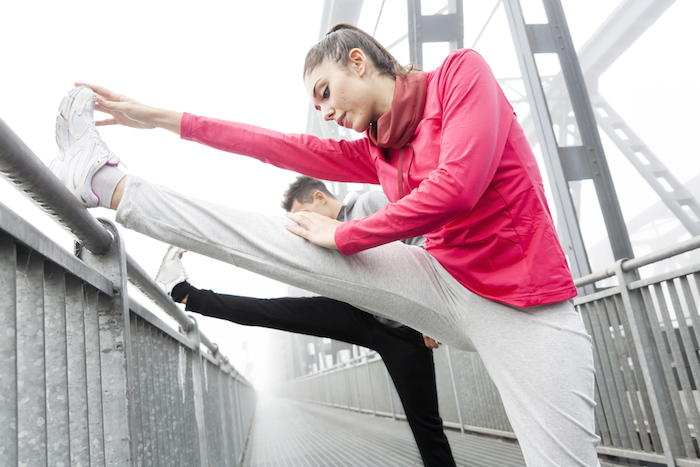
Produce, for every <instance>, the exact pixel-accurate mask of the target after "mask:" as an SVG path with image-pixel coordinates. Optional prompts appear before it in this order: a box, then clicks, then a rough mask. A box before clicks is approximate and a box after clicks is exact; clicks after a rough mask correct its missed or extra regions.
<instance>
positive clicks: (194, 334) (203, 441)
mask: <svg viewBox="0 0 700 467" xmlns="http://www.w3.org/2000/svg"><path fill="white" fill-rule="evenodd" d="M190 320H191V321H192V324H193V326H192V328H191V329H190V330H188V331H185V334H186V336H187V338H188V339H190V341H192V343H193V344H194V349H193V352H192V387H193V392H194V394H193V397H194V415H195V423H196V424H197V440H198V443H197V444H198V447H199V465H200V466H201V467H209V456H208V452H207V451H208V445H207V430H206V419H205V417H204V386H203V383H202V378H203V376H204V365H203V364H202V351H201V344H200V339H199V326H198V325H197V320H195V319H194V318H193V317H191V316H190Z"/></svg>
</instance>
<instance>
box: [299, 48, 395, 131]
mask: <svg viewBox="0 0 700 467" xmlns="http://www.w3.org/2000/svg"><path fill="white" fill-rule="evenodd" d="M353 51H358V52H360V55H357V54H356V55H355V56H354V57H353V52H351V60H350V62H349V63H348V65H347V66H345V67H340V66H338V65H337V64H336V63H332V62H329V61H328V60H326V61H324V62H323V63H322V64H321V65H319V66H317V67H316V68H315V69H313V70H312V71H311V72H310V73H309V74H308V75H306V78H305V79H304V84H305V85H306V91H307V92H308V94H309V97H310V98H311V103H312V105H313V106H314V107H315V108H316V110H319V111H320V112H321V114H322V115H323V119H324V120H333V121H335V122H336V123H337V124H338V125H340V126H342V127H345V128H351V129H353V130H355V131H357V132H358V133H361V132H363V131H365V130H366V129H367V128H369V125H370V123H372V122H375V121H377V119H378V118H379V117H381V116H382V114H383V113H384V112H383V111H380V110H378V102H379V99H378V96H377V87H376V86H373V85H372V82H373V80H372V79H371V76H370V74H368V73H367V62H366V60H365V59H364V54H362V53H361V51H359V49H353Z"/></svg>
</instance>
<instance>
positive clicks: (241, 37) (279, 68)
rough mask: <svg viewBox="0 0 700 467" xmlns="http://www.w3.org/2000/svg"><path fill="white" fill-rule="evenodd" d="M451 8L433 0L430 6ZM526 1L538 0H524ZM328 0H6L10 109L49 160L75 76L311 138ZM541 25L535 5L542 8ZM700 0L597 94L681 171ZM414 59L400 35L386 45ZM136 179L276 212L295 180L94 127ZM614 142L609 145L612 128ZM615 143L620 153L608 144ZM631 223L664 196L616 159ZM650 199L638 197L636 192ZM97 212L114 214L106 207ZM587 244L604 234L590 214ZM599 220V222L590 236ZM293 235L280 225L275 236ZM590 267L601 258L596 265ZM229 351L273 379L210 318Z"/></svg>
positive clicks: (694, 96)
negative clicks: (311, 106) (308, 81)
mask: <svg viewBox="0 0 700 467" xmlns="http://www.w3.org/2000/svg"><path fill="white" fill-rule="evenodd" d="M443 3H444V2H440V1H424V3H423V11H424V13H429V12H432V11H437V10H438V9H439V8H441V7H442V5H443ZM495 3H496V2H495V0H494V1H485V0H478V1H477V0H465V1H464V10H465V30H466V31H465V46H468V47H469V46H471V45H472V44H473V43H474V40H475V38H476V36H477V35H478V34H479V31H480V30H481V28H482V25H483V24H484V22H485V21H486V19H487V17H488V16H489V14H490V13H491V10H492V8H493V5H494V4H495ZM525 3H526V4H528V3H529V2H525ZM563 3H564V8H565V10H566V13H567V17H568V20H569V25H570V28H571V33H572V37H573V39H574V42H575V44H576V46H577V47H580V46H581V45H582V44H583V43H584V42H585V40H586V39H587V38H588V37H589V36H590V34H591V33H593V32H594V31H595V29H596V28H597V27H598V26H599V25H600V24H601V22H602V21H603V20H604V19H605V18H606V17H607V16H608V15H609V14H610V12H612V11H613V9H614V8H615V7H616V6H617V4H618V2H617V1H616V0H588V1H586V2H581V1H579V0H564V1H563ZM380 5H381V1H380V0H367V1H365V7H364V10H363V15H362V17H361V20H360V26H361V27H363V28H364V29H365V30H367V31H368V32H370V33H371V32H373V30H374V28H375V25H376V22H377V15H378V13H379V7H380ZM322 9H323V1H321V0H302V1H288V0H274V1H267V2H265V1H252V0H250V1H236V0H227V1H224V0H200V1H198V2H196V4H194V3H192V2H181V1H172V0H171V1H146V2H144V1H139V2H136V1H130V0H127V1H121V2H118V3H115V2H95V1H62V2H55V1H48V0H45V1H31V0H29V1H15V2H3V3H2V6H0V43H2V44H3V47H2V52H1V53H2V56H1V60H0V70H1V72H0V118H2V119H3V120H4V121H5V122H6V123H7V124H8V125H9V126H10V127H11V128H12V129H13V130H14V131H15V132H16V133H17V134H18V135H19V136H20V137H21V138H22V139H23V140H24V141H25V142H26V143H27V144H28V146H29V147H30V148H31V149H32V150H33V151H34V152H35V153H36V154H37V156H39V158H40V159H42V160H43V161H44V162H46V163H47V164H48V163H49V162H50V161H51V159H52V158H53V157H55V156H56V154H57V150H56V145H55V141H54V124H55V118H56V114H57V108H58V104H59V102H60V101H61V99H62V97H63V95H64V94H65V93H66V92H67V91H68V90H69V89H70V88H71V87H72V86H73V84H72V83H73V82H74V81H85V82H92V83H96V84H100V85H102V86H105V87H108V88H110V89H112V90H114V91H117V92H121V93H123V94H126V95H128V96H131V97H133V98H135V99H137V100H140V101H142V102H144V103H147V104H149V105H154V106H159V107H165V108H170V109H173V110H181V111H188V112H191V113H196V114H200V115H206V116H211V117H219V118H224V119H229V120H235V121H242V122H246V123H251V124H256V125H260V126H264V127H268V128H272V129H275V130H279V131H283V132H294V133H299V132H303V131H304V130H305V128H306V115H307V108H308V99H307V96H306V95H305V92H304V87H303V84H302V78H301V72H302V64H303V58H304V55H305V54H306V52H307V50H308V48H309V47H310V46H311V45H312V44H313V43H314V42H315V41H316V40H317V39H318V36H319V31H320V21H321V13H322ZM533 11H534V13H532V14H531V13H529V9H528V15H532V18H533V19H536V15H537V12H536V9H534V10H533ZM698 18H700V2H697V1H695V0H677V1H676V2H675V3H674V4H673V5H672V6H671V7H670V8H669V10H668V11H667V12H666V13H665V14H664V16H663V17H662V18H661V19H660V20H659V21H658V22H657V23H656V24H654V25H653V26H652V27H651V28H650V29H649V30H648V31H647V32H646V33H645V34H644V35H643V36H642V37H641V38H640V39H639V40H638V41H637V42H636V43H635V44H634V45H633V46H632V47H631V48H630V50H629V51H628V52H626V53H625V55H623V56H622V57H621V58H620V59H619V60H618V61H617V62H616V63H615V64H614V65H613V66H612V67H611V68H610V70H609V71H608V72H607V73H606V74H605V75H603V77H602V78H601V81H600V90H601V93H602V94H603V95H604V96H605V97H606V98H607V99H608V101H609V102H611V103H612V104H613V105H614V106H615V107H616V109H617V110H618V112H620V113H622V114H623V116H624V118H625V119H626V121H627V122H628V123H629V124H630V125H631V126H632V127H633V129H634V130H635V131H636V132H637V133H638V134H640V135H641V136H642V137H643V139H644V141H645V142H646V143H647V144H648V145H649V146H650V147H651V148H652V150H653V151H654V152H655V153H656V155H657V156H658V157H660V158H662V159H663V160H664V162H665V163H666V165H667V166H668V167H669V168H670V169H671V171H672V172H673V173H674V174H675V175H676V177H677V178H678V179H679V180H680V181H681V182H685V181H687V180H689V179H690V178H691V177H693V176H695V175H697V174H698V173H699V172H700V157H699V156H700V154H699V153H698V152H699V151H698V146H697V142H696V138H695V135H696V134H697V131H698V127H699V125H698V124H699V123H700V118H699V117H698V111H697V109H698V104H699V103H700V91H699V86H698V85H697V80H698V77H699V76H700V73H698V71H700V67H699V66H698V60H697V58H696V57H697V48H698V45H700V40H699V38H700V34H699V33H698V28H697V24H696V22H697V19H698ZM406 24H407V22H406V2H405V1H404V0H387V1H386V4H385V6H384V10H383V14H382V18H381V20H380V22H379V24H378V27H377V33H376V36H377V38H378V39H379V40H380V41H381V42H383V43H384V44H387V45H388V44H390V43H392V42H394V41H395V40H396V39H398V38H399V37H401V36H402V35H403V34H405V33H406V31H407V28H406ZM475 48H476V49H477V50H478V51H479V52H481V53H482V54H483V55H484V57H485V58H486V60H487V61H488V62H489V63H490V64H491V66H492V68H493V69H494V72H495V74H496V75H497V77H503V78H505V77H513V76H518V75H519V74H520V73H519V69H518V63H517V60H516V59H515V53H514V49H513V46H512V42H511V38H510V36H509V33H508V26H507V22H506V20H505V15H504V14H503V8H502V7H500V8H499V9H498V11H497V13H496V15H495V16H494V18H493V20H492V22H491V24H490V26H489V27H488V28H487V29H486V31H485V32H484V34H483V35H482V37H481V39H480V40H479V43H478V44H477V46H476V47H475ZM392 51H393V52H394V53H395V55H396V56H397V58H398V59H399V60H400V61H402V62H404V63H405V62H407V61H408V46H407V43H406V42H405V41H404V42H403V43H402V44H399V45H398V46H397V47H396V48H395V49H393V50H392ZM446 53H447V48H446V47H445V46H442V45H436V46H434V47H431V48H429V49H426V58H425V63H424V67H425V68H426V69H432V68H434V67H435V66H437V65H438V64H439V63H440V61H441V60H442V59H443V58H444V55H445V54H446ZM100 133H101V134H102V136H103V139H104V140H105V142H106V143H107V145H108V146H109V147H110V148H111V149H112V150H113V151H114V152H115V153H116V154H118V155H119V156H120V157H121V158H122V161H123V163H124V165H126V167H127V169H126V170H127V171H128V172H129V173H134V174H138V175H140V176H144V177H145V178H147V179H149V180H151V181H152V182H156V183H160V184H165V185H169V186H173V187H178V189H180V190H182V191H183V192H185V193H188V194H191V195H192V196H196V197H200V198H205V199H208V200H215V201H217V202H220V203H222V204H228V205H231V206H235V207H239V208H244V209H251V210H257V211H263V212H268V213H275V214H282V210H281V208H280V207H279V203H280V198H281V194H282V192H283V191H284V190H285V188H286V186H287V185H288V183H290V182H291V181H292V180H293V179H294V178H295V177H296V174H294V173H291V172H287V171H283V170H279V169H276V168H273V167H271V166H267V165H264V164H262V163H259V162H257V161H253V160H249V159H247V158H244V157H240V156H235V155H231V154H225V153H221V152H217V151H215V150H212V149H209V148H206V147H203V146H199V145H197V144H194V143H190V142H183V141H180V140H179V139H178V138H177V137H176V136H175V135H173V134H171V133H168V132H166V131H164V130H153V131H137V130H133V129H129V128H120V127H109V128H103V129H101V130H100ZM604 143H605V144H606V151H607V149H608V146H609V142H607V141H606V140H605V138H604ZM611 152H614V151H611ZM608 159H609V164H610V166H611V170H613V175H614V177H615V183H616V186H617V190H618V195H619V197H620V203H621V204H622V206H623V210H624V212H625V217H626V218H632V217H634V216H635V215H638V214H639V213H641V212H643V211H644V209H645V208H646V207H648V206H649V205H650V204H651V203H653V202H654V201H655V199H654V196H653V193H652V192H651V191H650V190H649V189H648V188H647V187H646V184H644V182H640V180H641V179H640V178H639V176H638V175H636V174H635V173H634V170H633V169H631V166H630V165H629V163H628V162H627V161H626V160H624V158H623V157H621V156H620V155H619V154H617V155H616V154H612V153H611V154H609V155H608ZM640 199H641V200H644V201H643V202H640ZM0 200H1V201H2V202H3V203H4V204H6V205H9V206H10V207H11V208H13V209H15V210H16V211H18V212H20V213H21V214H22V215H23V216H24V217H25V218H28V219H29V220H30V221H31V222H33V223H35V224H37V225H40V226H41V227H42V229H44V230H45V231H46V232H48V233H49V234H50V235H51V236H52V237H53V238H56V239H57V240H58V241H59V242H60V243H61V244H62V245H65V246H66V247H67V248H70V245H71V240H70V237H69V236H68V235H67V234H65V233H63V231H62V230H61V229H60V228H58V227H56V226H55V225H54V224H52V223H50V222H47V221H46V219H47V217H46V216H45V215H44V214H43V213H42V212H41V211H39V210H37V209H36V208H35V207H34V206H33V204H32V203H31V202H29V201H27V200H25V199H24V198H23V197H22V196H21V195H20V194H19V193H18V192H17V191H16V190H14V189H13V188H11V187H10V185H9V184H8V183H7V182H6V180H5V179H4V178H2V179H0ZM93 213H94V214H95V215H96V216H100V217H105V218H109V219H113V218H114V216H113V213H112V212H109V211H106V210H103V209H97V210H93ZM586 225H588V226H590V230H591V231H590V232H588V233H587V234H586V235H588V236H589V238H591V241H593V240H595V239H596V236H597V235H598V236H599V234H598V233H597V232H598V231H599V230H600V228H599V225H598V224H596V223H595V222H594V221H591V222H588V223H586ZM596 229H597V230H596ZM121 232H122V234H123V236H124V237H125V240H126V245H127V250H128V251H129V252H130V254H131V255H132V256H133V257H134V258H135V259H136V260H137V261H138V262H139V264H141V265H142V266H143V268H144V269H145V270H146V271H152V273H153V274H155V273H156V271H157V269H158V266H159V264H160V261H161V258H162V256H163V254H164V252H165V248H166V246H165V245H162V244H160V243H159V242H156V241H154V240H151V239H148V238H145V237H144V236H142V235H139V234H136V233H134V232H130V231H128V230H126V229H123V228H122V229H121ZM281 234H284V233H281ZM185 266H186V268H187V271H188V273H189V275H190V278H191V281H192V283H193V284H194V285H197V286H201V287H204V288H211V289H213V290H217V291H221V292H227V293H234V294H242V295H251V296H256V297H276V296H283V295H285V293H286V290H287V288H286V286H284V285H282V284H279V283H277V282H274V281H270V280H267V279H264V278H261V277H259V276H256V275H253V274H251V273H248V272H245V271H240V270H237V269H236V268H234V267H232V266H229V265H224V264H223V263H220V262H217V261H216V260H212V259H208V258H203V257H200V256H197V255H195V254H192V253H188V254H187V255H185ZM594 269H595V268H594ZM200 321H202V328H203V330H204V332H205V334H207V335H208V336H209V337H210V338H211V339H212V340H213V341H215V342H217V343H218V344H219V345H220V347H221V348H222V349H223V353H224V354H225V355H227V356H229V357H230V358H231V360H232V361H233V362H234V363H236V365H237V366H238V367H239V370H241V371H244V372H245V371H246V369H245V368H244V367H245V361H246V355H245V351H244V349H243V342H248V344H247V349H248V350H247V351H248V352H250V353H255V354H256V355H258V356H259V358H258V359H257V361H256V364H255V373H248V376H249V377H251V378H252V379H253V380H254V381H255V382H256V383H259V384H262V382H263V381H264V374H263V373H264V372H263V368H264V367H265V365H264V359H263V356H264V358H274V356H271V355H266V354H265V351H264V349H265V348H266V334H265V333H263V332H259V331H257V330H254V329H250V328H241V327H239V326H235V325H229V324H227V323H226V324H223V323H221V322H218V321H216V320H207V319H201V320H200Z"/></svg>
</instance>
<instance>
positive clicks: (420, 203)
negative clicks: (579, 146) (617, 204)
mask: <svg viewBox="0 0 700 467" xmlns="http://www.w3.org/2000/svg"><path fill="white" fill-rule="evenodd" d="M180 133H181V137H182V138H183V139H186V140H191V141H196V142H199V143H202V144H206V145H208V146H211V147H214V148H217V149H221V150H224V151H229V152H234V153H237V154H242V155H246V156H251V157H254V158H256V159H259V160H261V161H263V162H267V163H270V164H273V165H275V166H277V167H281V168H284V169H289V170H294V171H296V172H300V173H302V174H305V175H309V176H312V177H316V178H320V179H324V180H334V181H342V182H358V183H373V184H376V183H380V184H381V185H382V188H383V189H384V192H385V193H386V195H387V197H388V198H389V200H390V201H391V203H390V204H388V205H386V206H385V207H384V208H382V209H381V210H380V211H378V212H377V213H375V214H374V215H371V216H369V217H366V218H364V219H360V220H355V221H350V222H346V223H344V224H343V225H341V226H340V227H339V228H338V230H337V231H336V234H335V240H336V244H337V245H338V248H339V249H340V251H341V252H342V253H343V254H345V255H351V254H354V253H357V252H359V251H362V250H365V249H368V248H372V247H375V246H378V245H382V244H385V243H389V242H392V241H395V240H401V239H405V238H410V237H415V236H418V235H424V236H425V237H426V239H427V241H426V243H425V249H426V250H427V251H429V252H430V253H431V254H432V255H433V256H434V257H435V258H436V259H437V260H438V261H439V262H440V264H442V266H443V267H444V268H445V269H446V270H447V271H448V272H449V273H450V274H452V275H453V276H454V277H455V278H456V279H457V280H458V281H459V282H460V283H461V284H463V285H464V286H465V287H467V288H468V289H469V290H471V291H473V292H475V293H477V294H479V295H481V296H482V297H485V298H488V299H490V300H496V301H500V302H505V303H509V304H511V305H515V306H533V305H542V304H546V303H554V302H558V301H562V300H566V299H569V298H572V297H574V296H576V294H577V291H576V287H575V286H574V284H573V280H572V277H571V273H570V271H569V268H568V266H567V263H566V258H565V256H564V253H563V251H562V248H561V245H560V244H559V240H558V238H557V234H556V231H555V228H554V224H553V222H552V218H551V215H550V213H549V209H548V207H547V202H546V199H545V195H544V187H543V184H542V178H541V176H540V172H539V169H538V167H537V164H536V162H535V158H534V156H533V154H532V151H531V149H530V146H529V144H528V142H527V140H526V139H525V135H524V133H523V131H522V128H521V127H520V124H519V123H518V122H517V120H516V117H515V114H514V113H513V109H512V107H511V106H510V104H509V102H508V101H507V100H506V98H505V96H504V95H503V92H502V91H501V88H500V87H499V85H498V83H497V82H496V79H495V78H494V76H493V74H492V72H491V70H490V68H489V67H488V65H487V64H486V62H485V61H484V60H483V58H482V57H481V56H480V55H479V54H477V53H476V52H474V51H472V50H459V51H456V52H453V53H451V54H450V55H449V56H448V57H447V59H446V60H445V61H444V63H443V64H442V65H441V66H440V68H438V69H437V70H435V71H432V72H429V73H428V75H427V97H426V103H425V109H424V112H423V118H422V120H421V122H420V123H419V125H418V127H417V129H416V131H415V134H414V137H413V139H412V140H411V141H410V143H409V144H408V146H407V148H406V153H405V156H404V161H403V174H402V175H401V180H402V181H403V192H404V197H403V198H399V189H398V173H397V166H398V162H397V161H398V158H399V150H398V149H391V150H388V153H386V152H385V150H383V149H381V148H378V147H376V146H374V145H373V144H372V143H371V142H370V141H369V139H368V138H362V139H359V140H355V141H335V140H322V139H319V138H316V137H314V136H310V135H294V134H283V133H279V132H275V131H271V130H266V129H262V128H259V127H255V126H251V125H244V124H239V123H232V122H226V121H222V120H216V119H209V118H204V117H198V116H195V115H192V114H185V115H184V116H183V118H182V123H181V127H180Z"/></svg>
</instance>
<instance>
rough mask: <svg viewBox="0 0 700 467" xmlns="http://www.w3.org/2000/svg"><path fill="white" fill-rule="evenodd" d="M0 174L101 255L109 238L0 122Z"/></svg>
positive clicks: (108, 244) (49, 172)
mask: <svg viewBox="0 0 700 467" xmlns="http://www.w3.org/2000/svg"><path fill="white" fill-rule="evenodd" d="M0 172H1V173H2V174H4V175H5V176H6V177H7V178H8V179H9V180H10V181H11V182H12V184H13V186H14V187H15V188H17V189H18V190H20V191H21V192H22V193H24V194H25V195H27V196H28V197H30V198H31V199H33V200H34V201H35V202H36V203H37V204H38V205H39V206H40V207H41V208H43V209H44V210H45V211H46V212H48V213H49V214H51V215H52V216H54V217H56V219H57V221H58V222H59V223H61V224H63V225H64V226H65V227H66V228H67V229H68V231H70V232H71V233H72V234H73V235H75V237H76V238H77V239H78V240H79V241H80V242H81V243H82V244H83V245H85V248H87V249H88V250H90V251H95V252H97V253H104V252H105V251H107V250H108V249H109V246H110V245H111V244H112V237H111V236H110V235H109V233H108V232H107V231H106V230H105V229H104V227H102V226H101V225H100V223H99V222H97V220H96V219H95V218H94V217H93V216H92V215H91V214H89V213H88V212H87V210H86V209H85V208H84V207H83V205H82V203H80V201H78V200H77V199H76V198H75V196H73V195H72V194H71V193H70V192H69V191H68V190H67V189H66V187H65V186H63V185H62V184H61V182H60V181H59V180H58V179H57V178H56V176H55V175H54V174H52V173H51V171H50V170H48V167H46V165H45V164H44V163H43V162H42V161H41V160H40V159H39V158H38V157H37V156H36V155H35V154H34V153H33V152H32V150H31V149H29V147H28V146H27V145H26V144H24V141H22V140H21V139H20V138H19V136H17V135H16V134H15V132H14V131H12V130H11V129H10V127H9V126H7V124H6V123H5V122H4V121H3V120H2V119H0Z"/></svg>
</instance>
